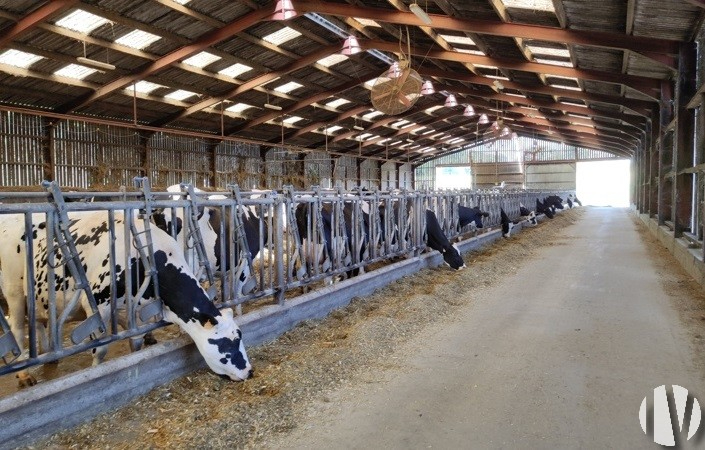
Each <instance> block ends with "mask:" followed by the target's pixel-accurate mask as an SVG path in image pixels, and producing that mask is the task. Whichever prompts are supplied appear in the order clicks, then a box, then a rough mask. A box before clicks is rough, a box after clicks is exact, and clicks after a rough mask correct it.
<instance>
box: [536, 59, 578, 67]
mask: <svg viewBox="0 0 705 450" xmlns="http://www.w3.org/2000/svg"><path fill="white" fill-rule="evenodd" d="M534 61H536V62H537V63H540V64H550V65H552V66H561V67H573V63H571V62H570V61H558V60H555V59H546V58H534Z"/></svg>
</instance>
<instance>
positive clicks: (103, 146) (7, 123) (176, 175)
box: [0, 111, 411, 190]
mask: <svg viewBox="0 0 705 450" xmlns="http://www.w3.org/2000/svg"><path fill="white" fill-rule="evenodd" d="M0 142H2V145H1V146H0V183H2V186H4V187H5V188H13V187H23V188H30V189H38V188H39V186H40V185H41V182H42V181H43V180H55V181H57V182H58V183H59V184H60V185H61V186H63V187H65V188H68V189H80V190H83V189H86V190H114V189H117V188H119V187H120V186H128V187H129V186H132V183H133V181H132V180H133V178H134V177H138V176H149V177H150V179H151V182H152V186H154V187H156V188H160V187H166V186H169V185H172V184H177V183H181V182H187V183H191V184H193V185H194V186H196V187H199V188H212V189H224V188H226V187H227V186H228V185H229V184H235V183H237V184H238V185H240V187H241V189H253V188H260V189H264V188H271V189H277V188H281V187H282V186H283V185H293V186H295V187H296V188H305V187H310V186H311V185H320V186H322V187H324V188H330V187H332V186H333V185H334V184H335V185H338V186H343V187H345V188H346V189H350V188H352V187H354V186H358V185H360V184H362V185H363V186H365V187H367V188H368V189H371V188H374V187H377V188H379V187H380V186H381V184H382V183H381V176H382V173H381V169H380V162H379V161H377V160H368V159H365V158H356V157H348V156H345V157H340V156H332V155H330V154H329V153H326V152H322V151H316V152H306V153H302V152H297V151H290V150H282V149H281V148H279V147H273V148H269V149H266V150H267V151H266V152H265V157H264V158H263V157H262V154H263V149H262V147H261V146H260V145H259V144H256V143H248V142H238V141H234V140H220V139H218V138H217V137H214V138H213V139H210V138H208V139H205V138H202V137H192V136H184V135H181V134H176V133H165V132H159V133H154V132H151V131H144V130H136V129H134V128H131V127H129V126H127V125H126V126H124V127H121V126H114V125H105V124H96V123H92V122H86V121H81V120H54V119H47V118H45V117H42V116H39V115H34V114H23V113H16V112H7V111H2V112H0ZM304 155H305V156H304ZM334 169H335V174H334V173H333V172H334ZM407 172H408V171H407ZM394 173H395V175H394V176H395V177H396V171H395V172H394ZM405 176H406V178H405V180H407V181H405V182H407V183H408V182H409V180H410V179H411V174H410V173H408V174H407V175H405ZM394 185H395V186H396V185H397V181H396V179H395V181H394Z"/></svg>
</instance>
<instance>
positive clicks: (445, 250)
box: [426, 209, 482, 270]
mask: <svg viewBox="0 0 705 450" xmlns="http://www.w3.org/2000/svg"><path fill="white" fill-rule="evenodd" d="M480 224H482V223H481V222H480ZM426 245H428V246H429V247H431V248H432V249H433V250H437V251H439V252H440V253H441V255H443V261H444V262H445V263H446V264H447V265H448V266H450V268H451V269H455V270H460V269H464V268H465V267H467V266H466V265H465V261H464V260H463V257H462V256H461V255H460V251H458V248H457V247H456V246H455V245H453V244H451V243H450V241H449V240H448V238H447V237H446V235H445V234H444V233H443V229H441V225H440V223H438V218H437V217H436V213H434V212H433V211H431V210H430V209H427V210H426Z"/></svg>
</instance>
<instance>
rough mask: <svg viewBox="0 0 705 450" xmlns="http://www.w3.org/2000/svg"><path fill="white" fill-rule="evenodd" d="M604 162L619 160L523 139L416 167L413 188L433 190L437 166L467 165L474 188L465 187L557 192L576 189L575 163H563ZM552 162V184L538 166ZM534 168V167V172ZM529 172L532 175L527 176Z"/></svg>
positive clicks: (491, 144) (498, 141)
mask: <svg viewBox="0 0 705 450" xmlns="http://www.w3.org/2000/svg"><path fill="white" fill-rule="evenodd" d="M603 159H618V158H617V157H616V156H614V155H612V154H610V153H607V152H602V151H598V150H591V149H587V148H582V147H575V146H572V145H566V144H562V143H557V142H549V141H544V140H540V139H531V138H526V137H520V138H518V139H506V140H505V139H501V140H497V141H494V142H491V143H487V144H482V145H479V146H477V147H470V148H467V149H464V150H462V151H459V152H457V153H453V154H451V155H448V156H443V157H441V158H437V159H434V160H432V161H429V162H427V163H425V164H422V165H420V166H418V167H417V168H416V171H415V174H416V179H415V184H414V186H415V187H416V189H423V188H429V189H435V187H436V167H438V166H468V165H469V166H470V167H471V170H472V177H473V180H474V185H473V186H468V188H471V187H472V188H488V187H493V186H496V185H498V184H500V183H501V182H504V183H505V185H507V186H509V187H516V188H521V187H524V188H526V189H535V188H542V187H544V186H543V185H547V186H546V188H547V189H554V187H553V185H555V186H560V187H558V188H560V189H568V190H572V189H575V164H573V165H572V170H568V169H567V168H566V167H563V166H565V163H566V162H575V161H594V160H603ZM551 161H556V162H557V167H556V168H555V169H554V170H553V172H552V173H553V175H554V176H555V177H556V178H555V179H554V180H552V181H550V180H547V179H545V177H543V175H546V174H545V173H543V172H546V171H547V170H548V169H545V168H541V167H539V166H546V165H547V164H550V162H551ZM533 167H536V168H535V169H533ZM530 168H532V169H530ZM530 173H531V174H532V175H529V174H530ZM539 175H541V176H539ZM568 177H572V182H570V183H568ZM567 183H568V184H569V185H568V184H567ZM539 184H542V186H539ZM548 185H551V186H548Z"/></svg>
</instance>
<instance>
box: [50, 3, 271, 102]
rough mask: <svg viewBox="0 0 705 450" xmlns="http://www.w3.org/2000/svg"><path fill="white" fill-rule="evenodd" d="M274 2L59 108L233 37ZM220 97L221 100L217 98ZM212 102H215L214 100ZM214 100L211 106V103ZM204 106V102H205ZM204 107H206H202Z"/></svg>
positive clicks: (260, 17) (89, 98) (99, 94)
mask: <svg viewBox="0 0 705 450" xmlns="http://www.w3.org/2000/svg"><path fill="white" fill-rule="evenodd" d="M273 8H274V6H272V7H271V8H264V9H260V10H256V11H253V12H251V13H249V14H246V15H245V16H243V17H241V18H239V19H237V20H235V21H233V22H231V23H229V24H228V25H226V26H224V27H223V28H220V29H217V30H213V31H212V32H209V33H206V34H205V35H204V36H202V37H201V38H200V39H197V40H196V41H195V42H193V43H191V44H189V45H186V46H184V47H180V48H178V49H176V50H174V51H173V52H171V53H169V54H168V55H166V56H163V57H161V58H159V59H157V60H155V61H153V62H151V63H148V64H147V65H146V66H145V67H143V68H141V69H138V70H137V71H135V72H134V73H132V74H129V75H126V76H123V77H120V78H118V79H117V80H114V81H112V82H110V83H108V84H106V85H105V86H103V87H101V88H100V89H98V90H96V91H95V92H93V93H91V94H89V95H85V96H82V97H79V98H78V99H76V101H74V102H71V103H70V104H68V105H64V106H63V107H62V108H61V109H60V111H61V112H63V113H66V112H69V111H72V110H75V109H78V108H81V107H83V106H85V105H87V104H89V103H91V102H94V101H96V100H98V99H101V98H103V97H105V96H107V95H110V94H112V93H113V92H115V91H117V90H120V89H122V88H124V87H126V86H127V85H129V84H132V83H134V82H136V81H139V80H142V79H144V78H147V77H148V76H150V75H152V74H154V73H156V72H159V71H160V70H162V69H164V68H166V67H169V66H170V65H172V64H174V63H177V62H179V61H181V60H182V59H185V58H188V57H189V56H191V55H194V54H196V53H198V52H200V51H202V50H204V49H206V48H208V47H210V46H211V45H214V44H216V43H218V42H220V41H222V40H224V39H227V38H229V37H231V36H232V35H233V34H236V33H239V32H241V31H243V30H245V29H247V28H249V27H250V26H252V25H254V24H256V23H257V22H260V21H262V20H264V19H265V18H267V17H269V16H271V14H272V12H273ZM218 101H220V100H218ZM218 101H215V102H214V103H218ZM214 103H212V104H214ZM212 104H210V105H208V106H212ZM204 107H205V106H204ZM200 109H203V108H200Z"/></svg>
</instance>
